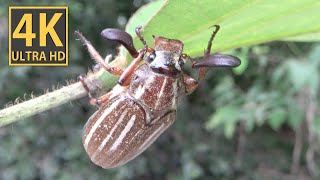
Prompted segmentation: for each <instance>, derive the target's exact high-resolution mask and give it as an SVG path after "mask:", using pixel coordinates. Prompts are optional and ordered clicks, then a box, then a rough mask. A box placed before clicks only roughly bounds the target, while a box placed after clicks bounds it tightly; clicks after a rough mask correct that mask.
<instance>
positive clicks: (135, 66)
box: [75, 25, 240, 168]
mask: <svg viewBox="0 0 320 180" xmlns="http://www.w3.org/2000/svg"><path fill="white" fill-rule="evenodd" d="M214 27H215V29H214V31H213V33H212V35H211V37H210V39H209V43H208V46H207V49H206V51H205V53H204V57H203V59H202V60H200V61H195V60H194V59H192V58H191V57H190V56H188V55H186V54H183V43H182V42H181V41H179V40H175V39H168V38H164V37H160V36H158V37H154V48H150V47H148V45H147V43H146V41H145V40H144V38H143V37H142V36H141V27H138V28H136V34H137V36H138V37H139V38H140V40H141V42H142V43H143V45H144V48H142V49H140V50H138V51H137V50H136V49H135V47H134V45H133V41H132V37H131V36H130V35H129V34H128V33H126V32H124V31H121V30H118V29H105V30H103V31H102V33H101V35H102V37H103V38H104V39H107V40H112V41H116V42H119V43H120V44H122V45H123V46H124V47H125V48H126V49H127V50H128V51H129V53H130V54H131V56H132V57H134V58H135V59H134V60H133V61H132V63H131V64H130V65H129V66H128V67H127V68H119V67H113V68H112V67H109V65H108V64H107V63H106V62H105V61H104V60H103V58H102V57H101V56H100V55H99V53H98V52H97V51H96V50H95V49H94V47H93V46H92V44H91V43H90V42H89V41H88V40H86V39H85V37H83V36H82V34H80V33H79V32H76V33H75V34H76V36H77V37H79V39H80V40H81V41H82V42H83V43H84V44H85V45H86V46H87V48H88V51H89V53H90V55H91V56H92V58H93V59H94V60H95V61H96V62H97V63H98V64H99V65H100V66H101V67H102V68H104V69H105V70H106V71H108V72H110V73H112V74H115V75H119V76H120V78H119V80H118V84H117V85H116V86H115V87H114V88H113V89H112V90H111V91H110V92H108V93H107V94H105V95H103V96H101V97H100V98H98V99H95V98H93V97H92V96H91V95H90V92H89V89H88V87H87V85H86V84H85V82H84V79H83V78H80V80H81V82H82V83H83V85H84V87H85V89H86V90H87V92H88V95H89V98H90V103H91V104H93V105H98V106H99V109H98V110H97V111H96V112H95V113H94V114H93V115H92V116H91V117H90V118H89V120H88V122H87V123H86V125H85V127H84V133H83V145H84V148H85V150H86V152H87V153H88V155H89V157H90V159H91V160H92V161H93V162H94V163H95V164H97V165H99V166H101V167H103V168H114V167H118V166H121V165H123V164H125V163H127V162H128V161H130V160H132V159H133V158H135V157H136V156H138V155H139V154H140V153H142V152H143V151H144V150H145V149H146V148H147V147H148V146H150V145H151V144H152V143H153V142H154V141H155V140H156V139H157V138H158V137H159V136H160V134H161V133H162V132H163V131H165V130H166V129H167V128H168V127H169V126H170V125H171V124H172V123H173V122H174V121H175V118H176V111H177V105H178V103H179V101H180V99H181V97H182V96H184V95H187V94H190V93H192V92H193V91H194V90H195V89H196V88H197V87H198V82H199V81H201V80H202V79H203V78H204V76H205V69H206V68H207V67H221V66H223V67H236V66H239V65H240V60H239V59H238V58H237V57H234V56H231V55H222V54H211V55H210V50H211V45H212V41H213V39H214V37H215V35H216V33H217V32H218V30H219V28H220V27H219V26H218V25H215V26H214ZM143 60H144V63H142V64H141V65H140V63H141V62H142V61H143ZM186 60H190V61H191V62H192V67H193V68H199V75H198V79H197V80H196V79H194V78H192V77H190V76H188V75H186V74H184V73H183V64H184V63H185V61H186Z"/></svg>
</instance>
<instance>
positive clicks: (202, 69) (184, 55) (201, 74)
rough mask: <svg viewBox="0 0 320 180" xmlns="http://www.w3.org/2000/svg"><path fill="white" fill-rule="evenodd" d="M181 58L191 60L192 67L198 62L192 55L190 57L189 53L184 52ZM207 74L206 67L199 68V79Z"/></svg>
mask: <svg viewBox="0 0 320 180" xmlns="http://www.w3.org/2000/svg"><path fill="white" fill-rule="evenodd" d="M181 58H182V59H188V60H190V62H191V63H192V67H193V65H194V64H195V63H196V62H197V61H196V60H194V59H193V58H192V57H190V56H189V55H187V54H182V55H181ZM205 75H206V69H205V68H204V67H202V68H199V73H198V81H201V80H202V79H203V78H204V76H205Z"/></svg>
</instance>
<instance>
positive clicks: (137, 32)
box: [136, 26, 148, 49]
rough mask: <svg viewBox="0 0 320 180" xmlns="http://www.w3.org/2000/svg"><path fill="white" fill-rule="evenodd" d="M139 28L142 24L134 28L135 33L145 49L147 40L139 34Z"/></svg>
mask: <svg viewBox="0 0 320 180" xmlns="http://www.w3.org/2000/svg"><path fill="white" fill-rule="evenodd" d="M141 28H142V26H138V27H137V28H136V34H137V36H138V38H139V39H140V41H141V42H142V44H143V46H144V48H145V49H148V45H147V42H146V41H145V40H144V38H143V37H142V35H141Z"/></svg>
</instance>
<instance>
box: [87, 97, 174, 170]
mask: <svg viewBox="0 0 320 180" xmlns="http://www.w3.org/2000/svg"><path fill="white" fill-rule="evenodd" d="M145 118H146V114H145V110H144V109H143V108H142V107H141V106H140V105H139V104H137V103H136V102H134V101H133V100H132V99H131V98H130V97H129V96H126V95H121V96H117V97H115V98H113V99H111V100H110V101H109V102H108V103H107V104H105V105H104V106H102V107H101V108H100V109H99V110H98V112H97V113H96V114H95V115H94V116H93V117H91V118H90V122H89V123H88V124H87V126H85V127H84V136H83V144H84V147H85V150H86V151H87V153H88V155H89V157H90V159H91V160H92V161H93V162H94V163H95V164H97V165H99V166H101V167H103V168H113V167H117V166H120V165H122V164H124V163H126V162H128V161H129V160H131V159H133V158H134V157H136V156H137V155H139V154H140V153H142V152H143V151H144V150H145V149H146V148H147V147H148V146H149V145H150V144H152V142H154V141H155V140H156V139H157V137H158V136H159V135H160V134H161V133H162V132H163V131H164V130H165V129H167V128H168V127H169V126H170V125H171V124H172V123H173V121H174V120H175V111H170V112H168V113H166V114H164V115H163V117H161V118H160V119H159V120H157V121H156V123H154V124H152V125H150V124H147V123H146V119H145Z"/></svg>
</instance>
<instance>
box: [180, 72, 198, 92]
mask: <svg viewBox="0 0 320 180" xmlns="http://www.w3.org/2000/svg"><path fill="white" fill-rule="evenodd" d="M183 83H184V85H185V87H186V90H185V92H186V94H191V93H192V92H193V91H194V90H195V89H197V87H198V85H199V84H198V81H197V80H195V79H193V78H192V77H190V76H188V75H186V74H184V75H183Z"/></svg>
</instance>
